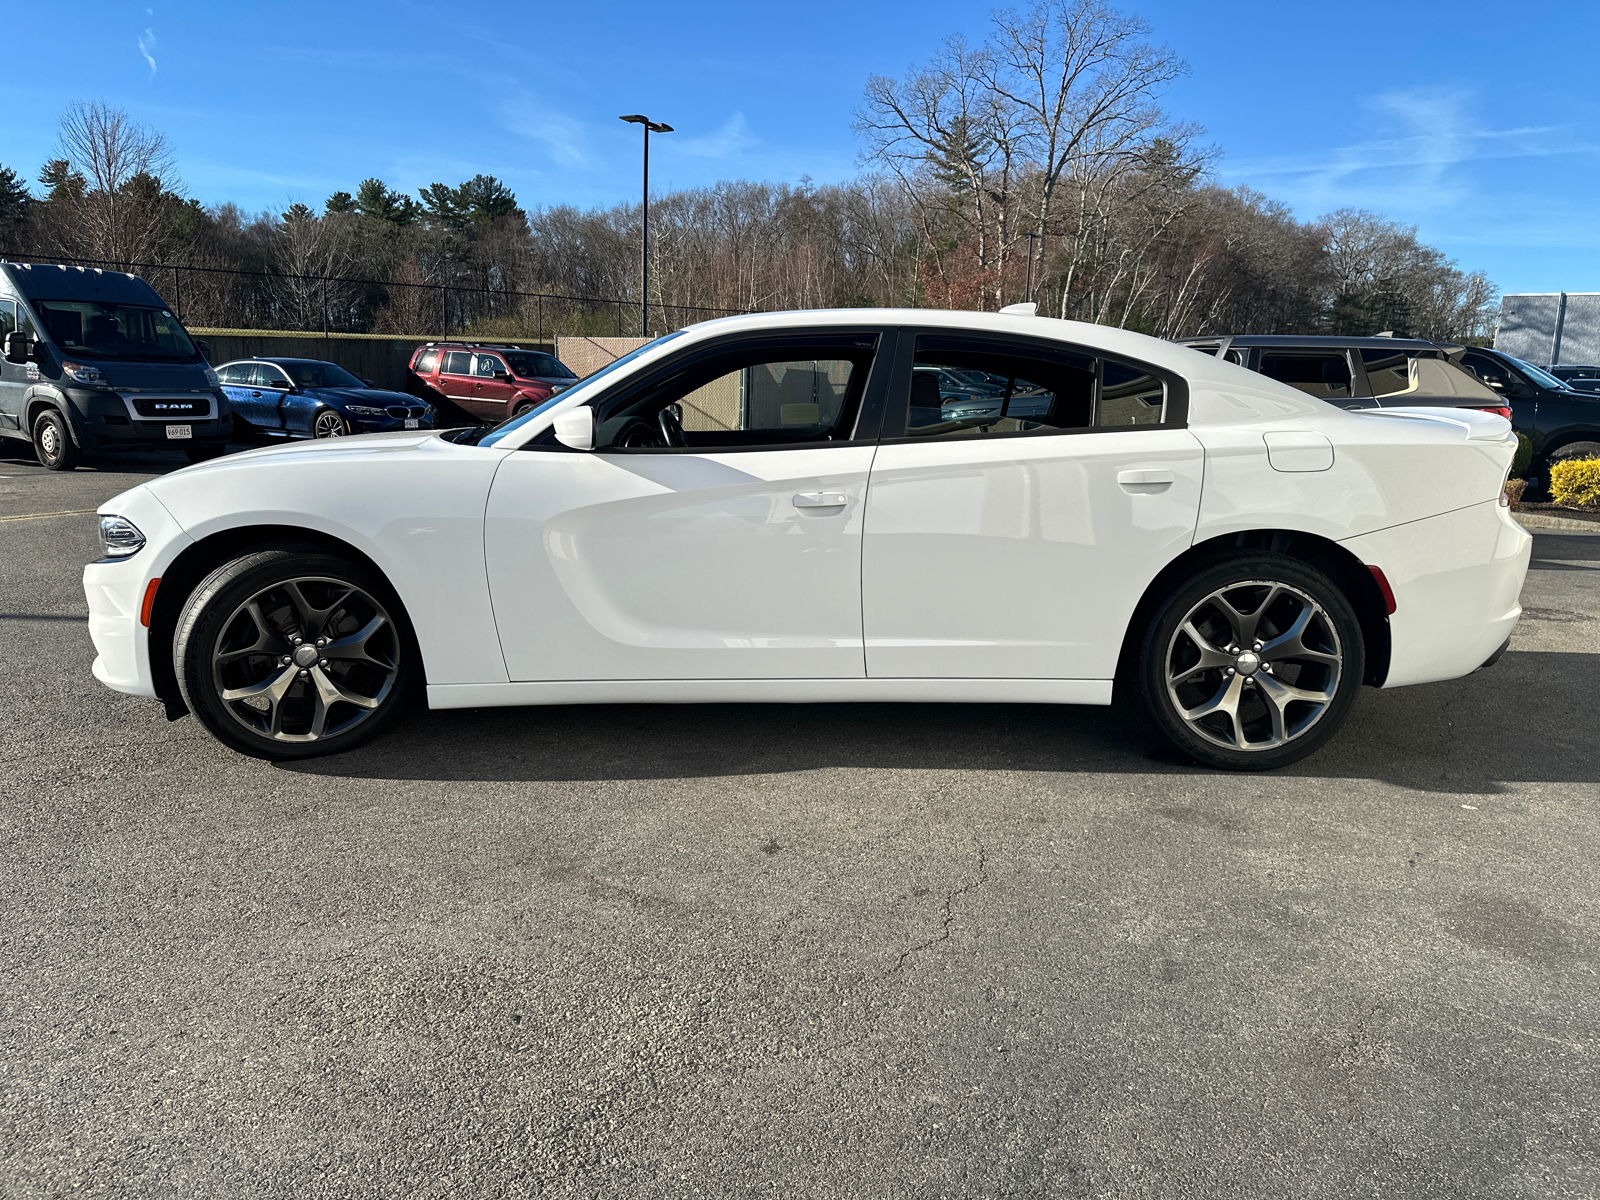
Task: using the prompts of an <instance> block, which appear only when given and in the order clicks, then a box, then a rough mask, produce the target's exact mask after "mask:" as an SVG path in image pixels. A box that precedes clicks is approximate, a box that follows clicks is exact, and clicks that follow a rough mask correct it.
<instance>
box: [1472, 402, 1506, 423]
mask: <svg viewBox="0 0 1600 1200" xmlns="http://www.w3.org/2000/svg"><path fill="white" fill-rule="evenodd" d="M1473 407H1474V408H1476V409H1477V410H1478V411H1479V412H1486V413H1493V414H1494V415H1495V416H1497V417H1504V418H1505V419H1506V420H1508V421H1509V420H1511V410H1510V409H1509V408H1507V407H1506V406H1505V405H1503V404H1501V405H1498V406H1493V407H1491V406H1489V405H1484V404H1474V405H1473Z"/></svg>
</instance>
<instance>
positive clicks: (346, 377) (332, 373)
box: [278, 362, 367, 388]
mask: <svg viewBox="0 0 1600 1200" xmlns="http://www.w3.org/2000/svg"><path fill="white" fill-rule="evenodd" d="M278 365H279V366H280V367H282V368H283V369H284V370H285V371H287V372H289V378H290V379H292V380H294V381H295V384H296V386H298V387H303V388H364V387H366V386H367V385H366V384H365V383H363V382H362V381H361V380H359V379H357V378H356V377H355V376H354V375H352V374H350V372H349V371H346V370H345V369H344V368H343V367H341V366H338V365H337V364H335V363H331V362H281V363H279V364H278Z"/></svg>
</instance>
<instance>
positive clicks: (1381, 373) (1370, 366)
mask: <svg viewBox="0 0 1600 1200" xmlns="http://www.w3.org/2000/svg"><path fill="white" fill-rule="evenodd" d="M1361 364H1362V366H1364V367H1365V368H1366V369H1367V382H1368V383H1369V384H1371V385H1372V394H1373V395H1374V396H1406V395H1413V394H1414V395H1416V396H1418V397H1419V398H1424V397H1429V396H1434V397H1439V398H1446V397H1448V398H1457V397H1465V398H1469V399H1473V400H1481V401H1483V402H1484V403H1485V404H1499V403H1500V401H1499V400H1498V399H1497V398H1496V393H1495V392H1494V391H1492V390H1491V389H1489V388H1488V387H1486V386H1484V385H1483V384H1482V383H1480V382H1479V381H1478V379H1477V377H1476V376H1474V375H1473V374H1472V373H1471V372H1469V371H1467V370H1465V369H1463V368H1461V367H1458V366H1456V365H1455V364H1454V363H1452V362H1451V361H1450V360H1449V359H1447V358H1445V357H1444V356H1443V355H1440V354H1433V353H1428V352H1426V351H1423V352H1419V351H1416V350H1411V351H1405V350H1363V351H1362V352H1361Z"/></svg>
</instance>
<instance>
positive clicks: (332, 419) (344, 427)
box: [311, 408, 350, 438]
mask: <svg viewBox="0 0 1600 1200" xmlns="http://www.w3.org/2000/svg"><path fill="white" fill-rule="evenodd" d="M349 432H350V426H349V423H348V422H347V421H345V419H344V417H343V416H341V415H340V414H339V413H336V412H334V411H333V409H331V408H325V409H323V410H322V411H320V412H319V413H317V415H316V416H315V417H313V418H312V419H311V436H312V437H319V438H336V437H344V435H345V434H347V433H349Z"/></svg>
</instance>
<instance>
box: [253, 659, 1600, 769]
mask: <svg viewBox="0 0 1600 1200" xmlns="http://www.w3.org/2000/svg"><path fill="white" fill-rule="evenodd" d="M1597 669H1600V654H1569V653H1558V652H1526V653H1524V652H1515V651H1514V652H1509V653H1507V654H1506V655H1505V656H1504V657H1503V658H1502V659H1501V660H1500V662H1499V663H1497V664H1496V665H1495V666H1494V667H1493V668H1492V669H1491V670H1489V671H1485V672H1482V673H1480V674H1477V675H1473V676H1470V677H1468V678H1467V679H1465V680H1456V681H1453V682H1450V683H1438V684H1426V685H1422V686H1419V687H1410V688H1400V689H1396V690H1394V691H1374V690H1372V689H1365V690H1364V691H1363V693H1362V695H1361V697H1360V700H1359V701H1358V703H1357V705H1356V708H1355V710H1354V712H1353V713H1352V715H1351V717H1350V719H1349V721H1348V722H1347V723H1346V725H1345V727H1344V728H1343V729H1342V730H1341V731H1340V732H1339V734H1338V735H1337V736H1336V737H1335V738H1334V739H1333V740H1332V741H1331V742H1330V743H1329V744H1328V745H1327V746H1325V747H1324V748H1323V749H1322V750H1321V751H1319V752H1318V753H1317V754H1315V755H1313V756H1312V757H1311V758H1309V759H1307V760H1306V761H1304V762H1301V763H1297V764H1295V765H1294V766H1292V767H1288V768H1285V769H1284V770H1282V771H1281V772H1277V773H1275V775H1276V776H1290V777H1299V778H1326V779H1373V780H1379V781H1382V782H1386V783H1391V784H1395V785H1399V786H1402V787H1409V788H1415V789H1418V790H1422V791H1429V792H1449V793H1470V794H1494V793H1497V792H1501V791H1504V790H1505V787H1504V785H1505V783H1507V782H1510V781H1542V782H1592V781H1593V780H1594V778H1595V749H1594V747H1595V742H1594V728H1595V718H1596V715H1597V713H1596V703H1595V699H1594V695H1595V693H1594V683H1593V681H1594V679H1595V676H1596V671H1597ZM282 768H283V769H285V770H288V771H293V772H297V773H306V774H312V775H320V776H327V777H335V778H340V777H343V778H367V779H395V780H413V781H417V780H420V781H429V780H432V781H439V782H464V781H499V782H558V781H579V780H591V781H599V780H619V779H625V780H647V779H682V778H702V777H704V778H709V777H716V776H734V775H762V774H782V773H791V772H799V771H812V770H827V769H836V768H851V769H867V770H912V771H915V770H939V771H969V772H973V771H994V772H1015V771H1037V772H1054V773H1063V772H1064V773H1071V774H1094V773H1108V774H1143V775H1188V774H1196V773H1198V774H1212V773H1213V772H1211V771H1210V770H1209V769H1208V768H1205V767H1202V766H1200V765H1198V764H1196V763H1194V762H1192V761H1190V760H1188V759H1187V758H1185V757H1184V756H1182V755H1180V754H1178V753H1176V752H1175V751H1172V750H1170V749H1168V748H1167V747H1166V746H1165V744H1164V743H1163V742H1161V741H1160V740H1159V739H1157V738H1155V737H1154V736H1153V735H1151V734H1150V733H1149V732H1148V731H1147V730H1146V729H1145V728H1144V726H1143V725H1142V723H1141V722H1140V721H1139V719H1138V717H1137V715H1136V714H1135V713H1134V712H1132V711H1131V710H1130V709H1129V708H1128V707H1127V706H1125V705H1122V704H1118V705H1115V706H1113V707H1111V708H1093V707H1079V706H1072V707H1068V706H1057V705H1043V704H879V703H874V704H848V705H843V704H834V705H827V704H742V705H735V704H702V705H645V704H638V705H620V704H619V705H578V706H571V707H544V708H497V709H469V710H452V711H446V712H436V713H428V712H417V713H415V714H413V715H412V716H410V717H408V718H407V719H406V720H405V721H404V722H403V723H402V724H401V726H400V727H399V728H397V729H396V730H394V731H392V732H390V733H389V734H386V735H385V736H384V737H382V738H380V739H379V740H378V741H376V742H374V743H372V744H370V745H367V746H364V747H361V748H359V749H356V750H353V751H351V752H349V753H347V754H342V755H337V756H334V757H330V758H322V759H310V760H306V761H302V762H294V763H284V764H282ZM1272 777H1275V776H1268V777H1267V778H1272Z"/></svg>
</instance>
